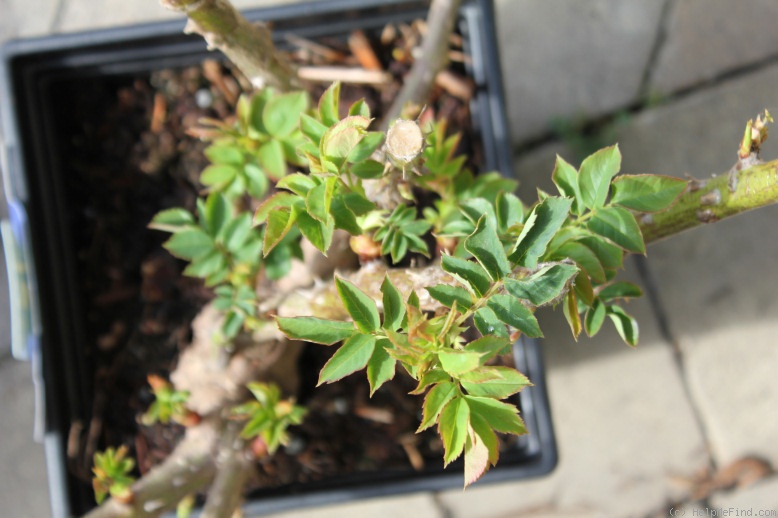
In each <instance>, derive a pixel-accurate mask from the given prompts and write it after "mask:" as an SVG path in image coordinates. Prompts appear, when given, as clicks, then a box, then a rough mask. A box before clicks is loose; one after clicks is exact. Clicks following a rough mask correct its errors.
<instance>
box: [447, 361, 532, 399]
mask: <svg viewBox="0 0 778 518" xmlns="http://www.w3.org/2000/svg"><path fill="white" fill-rule="evenodd" d="M475 373H478V374H482V375H484V376H483V377H482V378H479V377H476V376H473V378H472V379H468V376H469V375H471V374H475ZM461 383H462V388H464V389H465V390H466V391H467V393H468V394H469V395H471V396H481V397H490V398H496V399H505V398H506V397H508V396H512V395H513V394H516V393H517V392H519V391H521V390H522V389H523V388H525V387H529V386H531V385H532V383H530V381H529V380H528V379H527V377H526V376H525V375H524V374H522V373H520V372H518V371H517V370H516V369H512V368H510V367H481V368H480V369H478V370H477V371H473V372H472V373H468V374H466V375H465V376H463V377H462V379H461Z"/></svg>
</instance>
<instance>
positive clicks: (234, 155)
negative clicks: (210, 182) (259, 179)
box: [204, 144, 245, 166]
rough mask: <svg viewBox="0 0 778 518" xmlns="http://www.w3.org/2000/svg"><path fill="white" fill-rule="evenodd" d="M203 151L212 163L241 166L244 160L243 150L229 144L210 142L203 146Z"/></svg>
mask: <svg viewBox="0 0 778 518" xmlns="http://www.w3.org/2000/svg"><path fill="white" fill-rule="evenodd" d="M204 153H205V156H206V157H208V160H210V161H211V163H213V164H228V165H236V166H241V165H243V162H244V160H245V156H244V154H243V150H242V149H241V148H239V147H237V146H231V145H229V144H212V145H210V146H208V147H207V148H205V151H204Z"/></svg>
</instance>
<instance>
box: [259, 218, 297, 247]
mask: <svg viewBox="0 0 778 518" xmlns="http://www.w3.org/2000/svg"><path fill="white" fill-rule="evenodd" d="M260 208H261V207H260ZM297 217H298V212H297V211H295V210H288V209H283V208H279V209H276V210H274V211H273V212H271V213H270V214H269V215H268V217H267V226H266V228H265V238H264V243H263V248H262V254H263V255H264V257H267V256H268V254H270V252H271V251H272V250H273V248H275V246H276V245H277V244H278V243H279V242H281V240H282V239H283V238H284V236H286V235H287V234H288V233H289V231H290V230H291V229H292V226H293V225H294V222H295V221H296V220H297Z"/></svg>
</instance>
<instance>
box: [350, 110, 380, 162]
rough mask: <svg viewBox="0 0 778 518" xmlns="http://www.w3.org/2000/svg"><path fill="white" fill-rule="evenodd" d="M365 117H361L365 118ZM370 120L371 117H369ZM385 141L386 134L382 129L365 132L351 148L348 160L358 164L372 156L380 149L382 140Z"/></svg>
mask: <svg viewBox="0 0 778 518" xmlns="http://www.w3.org/2000/svg"><path fill="white" fill-rule="evenodd" d="M363 118H364V117H360V119H363ZM368 120H369V119H368ZM383 141H384V134H383V132H380V131H371V132H368V133H365V134H364V136H363V137H362V139H361V140H360V141H359V143H357V145H356V146H354V148H353V149H352V150H351V152H350V153H349V154H348V157H346V161H347V162H348V163H350V164H357V163H359V162H363V161H365V160H367V159H368V158H370V156H371V155H372V154H373V153H374V152H375V150H376V149H378V146H380V145H381V142H383Z"/></svg>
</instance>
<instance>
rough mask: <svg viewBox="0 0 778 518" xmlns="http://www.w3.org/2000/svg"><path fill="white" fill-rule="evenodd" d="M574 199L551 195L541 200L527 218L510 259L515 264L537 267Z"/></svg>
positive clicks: (565, 217)
mask: <svg viewBox="0 0 778 518" xmlns="http://www.w3.org/2000/svg"><path fill="white" fill-rule="evenodd" d="M572 203H573V200H572V199H570V198H557V197H553V196H550V197H548V198H546V199H545V200H543V201H542V202H540V203H539V204H538V205H536V206H535V208H534V209H533V210H532V213H531V214H530V216H529V217H528V218H527V222H526V223H525V225H524V229H523V230H522V232H521V235H520V236H519V239H518V242H517V245H516V249H515V250H514V251H513V253H511V256H510V260H511V262H513V263H515V264H519V265H521V266H526V267H527V268H535V267H536V266H537V264H538V259H539V258H540V257H541V256H542V255H543V254H544V253H545V251H546V247H547V246H548V243H549V242H550V241H551V239H552V238H553V237H554V234H556V233H557V231H558V230H559V229H560V227H561V226H562V224H563V223H564V222H565V219H567V215H568V213H569V212H570V207H571V206H572Z"/></svg>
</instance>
